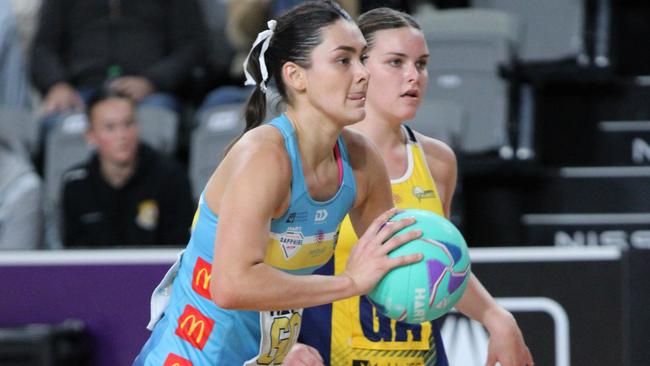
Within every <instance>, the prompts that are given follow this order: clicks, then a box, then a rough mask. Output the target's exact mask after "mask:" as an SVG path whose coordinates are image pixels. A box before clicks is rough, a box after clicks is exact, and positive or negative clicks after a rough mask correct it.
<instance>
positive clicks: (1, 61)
mask: <svg viewBox="0 0 650 366" xmlns="http://www.w3.org/2000/svg"><path fill="white" fill-rule="evenodd" d="M23 56H24V55H23V52H22V48H21V43H20V38H19V34H18V23H17V19H16V14H15V12H14V9H13V6H12V4H11V3H10V2H7V1H0V107H4V106H10V107H19V108H29V107H30V96H29V82H28V81H27V72H26V67H25V60H24V58H23Z"/></svg>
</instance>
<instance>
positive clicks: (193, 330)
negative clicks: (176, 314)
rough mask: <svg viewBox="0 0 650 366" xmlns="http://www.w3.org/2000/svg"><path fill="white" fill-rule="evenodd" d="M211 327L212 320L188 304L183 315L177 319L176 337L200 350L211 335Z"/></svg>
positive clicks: (212, 324) (212, 325)
mask: <svg viewBox="0 0 650 366" xmlns="http://www.w3.org/2000/svg"><path fill="white" fill-rule="evenodd" d="M212 327H214V320H212V319H210V318H208V317H206V316H205V315H203V314H201V312H200V311H198V310H197V309H196V308H195V307H193V306H192V305H189V304H188V305H185V310H183V314H181V317H180V318H178V328H176V335H177V336H179V337H181V338H182V339H184V340H186V341H188V342H190V344H192V346H194V347H195V348H198V349H200V350H202V349H203V347H204V346H205V343H206V342H207V341H208V337H210V333H212Z"/></svg>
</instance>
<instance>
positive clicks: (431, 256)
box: [368, 209, 470, 324]
mask: <svg viewBox="0 0 650 366" xmlns="http://www.w3.org/2000/svg"><path fill="white" fill-rule="evenodd" d="M406 217H415V219H416V220H417V222H416V223H415V224H413V225H411V226H409V227H407V228H405V229H402V230H400V231H398V232H397V233H395V235H398V234H400V233H403V232H405V231H410V230H417V229H420V230H422V236H421V237H420V238H418V239H416V240H412V241H410V242H408V243H406V244H404V245H402V246H401V247H399V248H397V249H395V250H393V251H392V252H390V253H389V255H388V256H389V257H391V258H394V257H398V256H402V255H408V254H415V253H422V255H423V258H422V260H421V261H419V262H417V263H413V264H410V265H406V266H402V267H398V268H395V269H393V270H391V271H390V272H388V273H387V274H386V275H385V276H384V278H382V280H381V281H379V283H378V284H377V285H376V286H375V288H374V289H373V290H372V291H371V292H370V293H369V294H368V298H369V299H370V301H371V302H372V303H373V304H374V305H375V306H376V307H377V309H379V311H381V312H382V313H384V315H386V316H388V317H389V318H392V319H396V320H399V321H405V322H407V323H414V324H415V323H423V322H426V321H430V320H433V319H436V318H439V317H441V316H442V315H444V314H445V313H447V312H448V311H449V310H450V309H451V308H452V307H453V306H454V305H455V304H456V303H457V302H458V300H460V298H461V297H462V296H463V292H464V291H465V287H466V286H467V281H468V279H469V275H470V260H469V251H468V249H467V244H466V243H465V239H464V238H463V236H462V234H461V233H460V232H459V231H458V229H456V227H455V226H454V224H452V223H451V222H450V221H449V220H447V219H446V218H444V217H442V216H439V215H436V214H434V213H432V212H429V211H424V210H417V209H407V210H403V211H402V212H400V213H399V214H397V215H395V216H393V218H391V221H396V220H399V219H402V218H406Z"/></svg>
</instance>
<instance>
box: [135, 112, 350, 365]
mask: <svg viewBox="0 0 650 366" xmlns="http://www.w3.org/2000/svg"><path fill="white" fill-rule="evenodd" d="M270 125H272V126H274V127H276V128H277V129H279V130H280V131H281V132H282V135H283V136H284V141H285V146H286V149H287V153H288V154H289V157H290V158H291V168H292V181H291V203H290V205H289V208H288V209H287V211H286V212H285V213H284V215H282V217H280V218H278V219H273V220H271V231H270V236H269V241H268V247H267V253H266V258H265V260H264V263H266V264H267V265H269V266H272V267H275V268H277V269H279V270H282V271H285V272H288V273H291V274H296V275H307V274H311V273H312V272H313V271H314V270H316V269H317V268H319V267H321V266H322V265H324V264H325V263H327V261H328V260H329V259H330V257H331V256H332V253H333V252H334V248H335V247H336V241H337V237H338V231H339V227H340V224H341V222H342V221H343V218H344V217H345V215H346V214H347V213H348V211H349V210H350V208H351V207H352V204H353V202H354V198H355V195H356V187H355V181H354V175H353V172H352V168H351V167H350V164H349V158H348V154H347V151H346V149H345V146H344V144H343V139H342V138H341V137H340V136H339V139H338V141H337V143H336V146H334V148H333V153H334V155H335V157H336V160H337V162H338V165H339V189H338V191H337V193H336V194H335V195H334V197H332V198H331V199H329V200H328V201H325V202H321V201H316V200H314V199H313V198H311V196H310V195H309V192H308V190H307V186H306V185H305V179H304V175H303V171H302V164H301V159H300V153H299V150H298V144H297V140H296V134H295V130H294V129H293V126H292V125H291V123H290V122H289V120H288V119H287V117H286V116H285V115H281V116H280V117H277V118H275V119H274V120H272V121H271V122H270ZM218 222H219V217H218V216H217V215H215V214H214V213H213V212H211V211H210V209H209V208H208V206H207V204H206V203H205V200H204V195H203V194H202V195H201V199H200V202H199V207H198V210H197V212H196V215H195V220H194V225H193V229H192V237H191V238H190V242H189V244H188V245H187V248H186V249H185V251H184V252H183V253H182V255H180V258H179V260H178V261H177V262H176V263H175V264H174V265H173V266H172V268H171V269H170V270H169V272H168V273H167V274H166V275H165V278H163V281H162V282H161V284H160V285H159V286H158V287H157V288H156V290H155V291H154V294H153V295H152V306H151V309H152V320H151V322H150V323H149V326H148V328H149V329H152V330H153V332H152V334H151V337H150V338H149V340H148V341H147V343H146V344H145V345H144V347H143V349H142V350H141V352H140V354H139V355H138V357H137V358H136V360H135V363H134V365H158V366H159V365H164V366H172V365H178V366H187V365H195V366H197V365H227V366H231V365H281V364H282V361H283V360H284V357H285V356H286V354H287V352H288V351H289V349H290V348H291V346H292V345H293V344H294V343H295V341H296V340H297V338H298V333H299V332H300V325H301V320H302V309H286V310H284V311H239V310H225V309H222V308H220V307H218V306H217V305H216V304H215V303H214V302H213V301H212V300H211V299H210V294H209V288H210V285H209V283H210V270H211V263H212V261H213V255H214V240H215V235H216V232H217V230H218ZM240 250H246V248H244V247H242V248H240Z"/></svg>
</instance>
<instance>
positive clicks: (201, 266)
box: [192, 257, 212, 300]
mask: <svg viewBox="0 0 650 366" xmlns="http://www.w3.org/2000/svg"><path fill="white" fill-rule="evenodd" d="M210 273H212V265H211V264H210V263H208V262H206V261H205V260H203V258H201V257H198V258H197V260H196V264H195V265H194V275H193V276H192V289H193V290H194V291H196V293H198V294H199V295H201V296H203V297H205V298H206V299H208V300H211V297H210Z"/></svg>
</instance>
